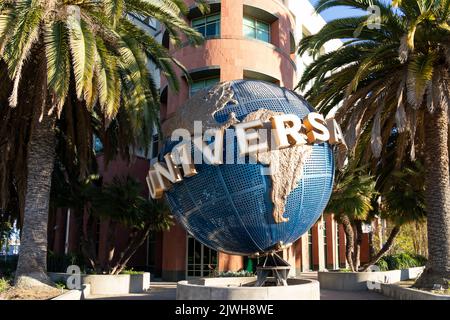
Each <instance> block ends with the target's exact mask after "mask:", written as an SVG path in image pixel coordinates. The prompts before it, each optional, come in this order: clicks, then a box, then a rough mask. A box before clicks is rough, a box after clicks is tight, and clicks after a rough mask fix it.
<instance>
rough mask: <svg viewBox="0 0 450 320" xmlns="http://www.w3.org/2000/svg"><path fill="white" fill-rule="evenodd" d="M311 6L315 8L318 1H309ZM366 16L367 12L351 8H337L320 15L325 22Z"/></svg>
mask: <svg viewBox="0 0 450 320" xmlns="http://www.w3.org/2000/svg"><path fill="white" fill-rule="evenodd" d="M309 2H311V4H312V5H313V6H314V5H315V4H316V3H317V2H318V1H317V0H309ZM364 14H366V12H365V11H362V10H355V9H351V8H350V7H336V8H332V9H327V10H325V11H323V12H321V13H320V15H321V16H322V17H323V18H324V19H325V21H327V22H328V21H330V20H334V19H337V18H343V17H351V16H353V17H355V16H361V15H364Z"/></svg>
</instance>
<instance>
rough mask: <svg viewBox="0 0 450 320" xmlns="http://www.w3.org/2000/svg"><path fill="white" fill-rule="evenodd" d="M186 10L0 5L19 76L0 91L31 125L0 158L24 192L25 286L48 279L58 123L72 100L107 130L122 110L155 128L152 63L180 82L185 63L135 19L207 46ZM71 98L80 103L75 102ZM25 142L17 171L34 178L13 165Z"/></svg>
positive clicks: (137, 1)
mask: <svg viewBox="0 0 450 320" xmlns="http://www.w3.org/2000/svg"><path fill="white" fill-rule="evenodd" d="M186 10H187V9H186V7H185V5H184V3H183V2H182V1H178V0H158V1H154V0H105V1H103V0H99V1H95V2H92V1H88V0H73V1H72V0H64V1H62V0H52V1H46V0H13V1H6V0H1V1H0V59H1V61H0V63H2V65H1V66H0V70H1V72H0V77H1V78H2V79H5V78H8V79H9V80H10V82H7V83H6V85H5V86H4V87H6V88H2V90H1V92H0V94H5V93H6V94H8V103H9V106H10V107H11V111H5V110H2V111H4V114H5V116H4V117H5V118H6V120H8V119H10V118H12V117H14V116H17V115H18V114H19V115H24V117H23V118H22V120H23V122H24V123H20V122H17V123H18V124H19V127H18V128H17V129H19V128H20V127H21V129H22V131H21V133H22V135H20V136H11V135H10V136H9V137H8V139H6V142H5V143H4V144H3V145H2V144H0V147H5V149H6V150H8V151H9V152H7V153H6V154H7V155H6V156H5V155H3V154H2V155H1V156H0V157H1V158H2V159H0V164H2V165H1V166H0V168H1V169H0V170H3V172H2V171H0V182H3V183H4V184H5V183H6V182H5V181H6V180H7V178H5V177H9V178H10V179H11V180H13V183H16V184H21V185H22V187H23V190H24V195H23V199H24V201H23V202H24V204H23V228H22V236H21V250H20V254H19V262H18V266H17V271H16V285H17V286H20V287H34V286H45V284H46V283H48V282H49V281H48V278H47V275H46V272H45V271H46V253H47V219H48V209H49V194H50V185H51V176H52V172H53V165H54V157H55V144H56V141H55V130H54V128H55V122H56V121H57V119H58V117H59V116H60V115H61V114H62V112H63V110H64V108H65V107H66V106H67V105H68V104H71V108H72V109H76V108H78V107H80V108H81V107H83V106H84V107H85V108H87V110H94V109H96V108H97V109H98V110H99V111H100V112H101V114H102V115H103V123H104V125H105V126H107V125H108V123H110V122H111V120H112V119H114V117H115V116H116V115H117V113H118V111H119V110H120V109H121V107H122V108H126V109H127V118H128V121H129V122H130V123H131V124H133V128H135V130H139V131H142V130H146V131H147V132H151V127H152V125H153V124H155V122H156V120H157V110H158V109H157V107H158V93H157V90H156V88H155V85H154V81H153V77H152V75H151V74H150V73H149V70H148V68H147V63H148V61H149V60H152V61H153V62H155V63H156V65H157V66H158V67H160V68H161V69H162V71H163V72H164V73H165V74H167V75H168V76H169V78H171V79H174V77H175V72H174V70H173V69H172V66H171V64H172V63H174V62H175V63H176V61H174V60H173V59H171V58H170V56H169V54H168V53H167V51H165V49H164V48H163V47H162V46H161V45H159V44H158V43H157V42H156V40H155V39H154V38H153V37H151V36H150V35H148V34H146V33H145V32H144V31H143V30H141V29H139V28H138V27H136V26H135V25H133V24H132V23H131V22H130V21H129V20H128V19H127V15H128V14H133V15H135V16H145V17H153V18H155V19H157V20H158V21H160V22H161V23H162V24H163V25H164V26H165V28H166V29H167V30H168V32H169V34H170V36H171V37H172V38H173V39H174V40H175V41H180V40H181V36H182V35H184V36H186V37H187V38H188V39H189V40H190V41H191V42H192V43H199V42H200V41H201V40H202V38H201V36H200V34H198V33H197V32H196V31H194V30H193V29H191V28H190V27H189V26H188V25H187V24H186V23H185V21H184V20H183V14H184V13H186ZM2 66H4V67H5V68H3V69H1V67H2ZM2 86H3V83H2ZM72 94H74V95H76V97H77V99H78V101H79V103H76V104H75V105H73V104H74V103H73V99H71V95H72ZM2 108H3V109H5V106H4V105H3V106H0V109H2ZM15 109H17V110H15ZM16 111H17V112H16ZM75 112H76V110H75ZM26 121H29V122H27V123H26V124H25V122H26ZM1 129H3V128H1ZM1 129H0V131H1ZM4 130H5V131H6V129H4ZM19 130H20V129H19ZM148 136H150V135H148ZM0 137H2V136H1V134H0ZM18 144H19V145H21V146H22V147H19V149H20V150H21V152H22V154H20V155H22V156H23V155H24V154H25V155H26V161H23V159H19V160H18V162H20V163H21V165H22V167H21V168H17V167H16V166H14V165H13V167H15V169H22V172H25V174H24V173H22V174H21V175H22V176H21V177H20V178H18V177H14V176H13V177H12V178H11V175H10V174H9V172H8V167H6V166H5V165H4V164H5V163H8V164H10V165H11V163H14V159H13V156H14V155H12V154H11V145H13V146H17V145H18ZM23 145H25V146H26V147H23ZM12 150H14V148H12ZM18 155H19V154H18ZM24 175H25V176H24Z"/></svg>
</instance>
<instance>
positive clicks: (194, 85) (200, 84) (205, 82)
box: [189, 77, 220, 97]
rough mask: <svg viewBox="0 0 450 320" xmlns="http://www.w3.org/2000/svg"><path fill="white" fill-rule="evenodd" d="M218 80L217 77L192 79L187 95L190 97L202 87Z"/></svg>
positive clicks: (207, 86) (213, 83) (206, 86)
mask: <svg viewBox="0 0 450 320" xmlns="http://www.w3.org/2000/svg"><path fill="white" fill-rule="evenodd" d="M219 81H220V80H219V78H218V77H217V78H209V79H203V80H198V81H194V83H192V85H191V87H190V88H189V95H190V96H191V97H192V96H193V95H194V94H195V93H196V92H197V91H199V90H201V89H204V88H209V87H211V86H213V85H215V84H216V83H219Z"/></svg>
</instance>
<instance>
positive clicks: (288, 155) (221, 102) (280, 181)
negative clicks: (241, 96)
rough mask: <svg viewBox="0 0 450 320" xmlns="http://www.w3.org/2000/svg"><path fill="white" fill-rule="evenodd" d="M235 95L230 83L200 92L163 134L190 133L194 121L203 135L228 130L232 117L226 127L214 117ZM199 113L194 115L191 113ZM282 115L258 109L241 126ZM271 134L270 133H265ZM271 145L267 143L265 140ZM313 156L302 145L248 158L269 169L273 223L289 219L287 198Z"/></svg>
mask: <svg viewBox="0 0 450 320" xmlns="http://www.w3.org/2000/svg"><path fill="white" fill-rule="evenodd" d="M233 96H234V92H233V90H232V88H231V84H230V82H224V83H221V84H218V85H216V86H214V87H213V88H211V89H203V90H201V91H199V92H197V93H196V94H195V95H194V96H193V97H192V98H191V99H189V100H188V101H187V102H186V103H185V104H184V105H183V107H182V108H180V110H179V111H177V113H176V114H175V115H174V116H173V117H172V118H170V119H168V120H167V122H166V123H165V126H164V134H165V136H166V137H170V135H171V133H172V132H173V131H174V130H176V129H180V128H183V129H186V130H188V131H189V132H190V133H193V132H194V121H201V122H202V129H203V131H205V130H207V129H219V130H221V129H228V128H229V127H231V126H232V125H234V124H237V123H239V122H240V121H239V120H238V119H237V118H236V116H235V114H234V113H230V114H229V115H228V120H227V121H226V122H225V123H219V122H217V121H216V120H215V117H214V115H215V114H216V113H217V112H219V111H221V110H222V109H223V108H224V107H225V106H226V105H227V104H229V103H234V104H237V103H238V102H237V101H236V100H235V99H233ZM197 110H198V111H199V112H193V111H197ZM282 114H283V113H281V112H274V111H271V110H267V109H259V110H257V111H255V112H252V113H249V114H248V115H247V116H246V117H245V118H244V119H243V121H242V122H248V121H252V120H258V119H259V120H262V121H263V122H269V121H270V119H271V118H272V117H273V116H276V115H282ZM268 132H270V130H268ZM268 140H269V141H270V139H268ZM311 153H312V145H309V144H304V145H299V146H292V147H289V148H284V149H278V150H276V149H275V150H270V148H269V151H266V152H258V154H256V155H255V154H249V156H251V157H253V158H254V159H255V160H256V161H258V162H259V163H261V164H264V165H268V166H270V168H269V170H270V176H271V181H272V190H271V200H272V203H273V212H272V215H273V218H274V220H275V222H276V223H281V222H287V221H288V220H289V219H288V218H285V217H283V214H284V212H285V206H286V201H287V199H288V196H289V194H290V193H291V192H292V191H293V190H294V189H296V188H297V187H298V183H299V181H300V178H301V176H302V172H303V167H304V164H305V162H306V160H307V159H308V158H309V157H310V155H311Z"/></svg>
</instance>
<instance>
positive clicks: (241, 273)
mask: <svg viewBox="0 0 450 320" xmlns="http://www.w3.org/2000/svg"><path fill="white" fill-rule="evenodd" d="M254 275H255V274H254V273H253V272H249V271H246V270H241V271H221V272H219V273H218V274H217V277H222V278H229V277H253V276H254Z"/></svg>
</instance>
